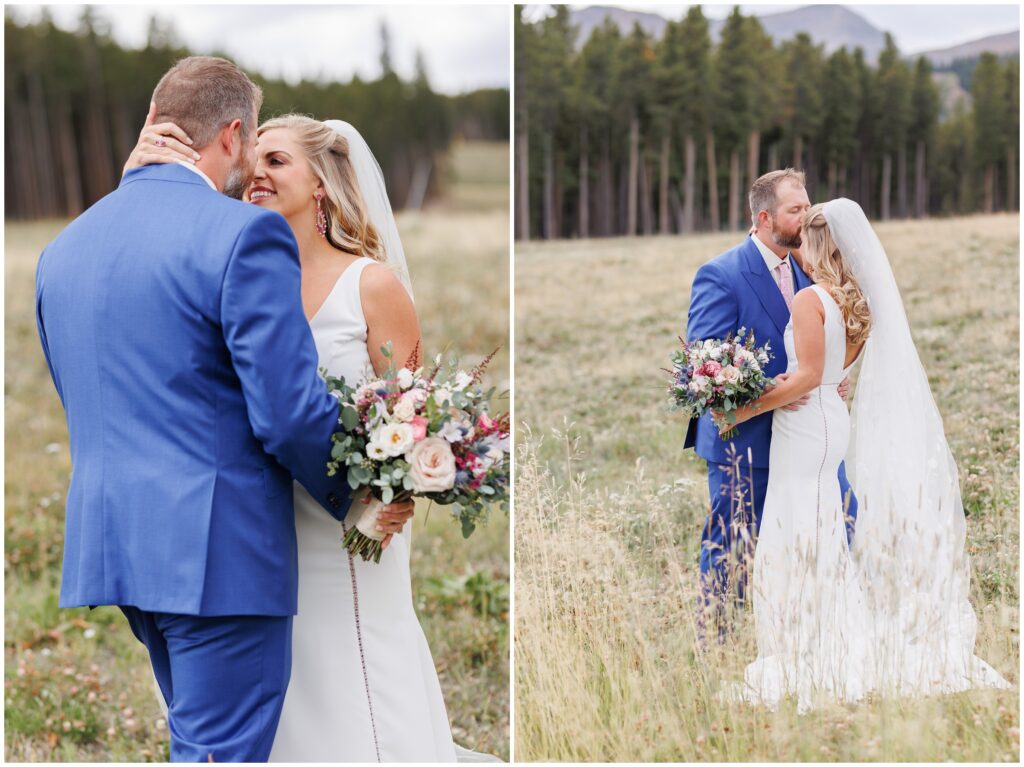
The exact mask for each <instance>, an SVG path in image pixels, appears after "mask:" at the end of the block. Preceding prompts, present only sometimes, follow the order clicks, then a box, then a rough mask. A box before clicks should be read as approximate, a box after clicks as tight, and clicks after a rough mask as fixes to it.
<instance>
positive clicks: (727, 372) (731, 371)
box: [721, 365, 740, 384]
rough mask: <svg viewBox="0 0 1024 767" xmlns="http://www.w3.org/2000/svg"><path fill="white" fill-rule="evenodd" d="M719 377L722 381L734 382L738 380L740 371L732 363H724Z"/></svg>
mask: <svg viewBox="0 0 1024 767" xmlns="http://www.w3.org/2000/svg"><path fill="white" fill-rule="evenodd" d="M721 378H722V381H723V382H724V383H727V384H731V383H736V382H737V381H738V380H740V371H739V370H738V369H737V368H735V367H733V366H732V365H726V366H725V367H724V368H722V372H721Z"/></svg>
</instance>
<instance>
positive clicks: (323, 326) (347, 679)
mask: <svg viewBox="0 0 1024 767" xmlns="http://www.w3.org/2000/svg"><path fill="white" fill-rule="evenodd" d="M373 263H375V262H374V261H373V260H371V259H369V258H360V259H358V260H356V261H354V262H353V263H352V264H351V265H349V266H348V267H347V268H346V269H345V271H344V272H343V273H342V274H341V276H340V277H339V278H338V281H337V283H336V284H335V285H334V288H333V289H332V290H331V292H330V294H329V295H328V296H327V298H326V300H325V301H324V303H323V305H322V306H321V307H320V309H319V310H318V311H317V313H316V314H315V315H314V316H313V319H312V320H311V321H310V329H311V330H312V332H313V339H314V341H315V343H316V348H317V353H318V356H319V366H320V367H321V368H326V369H327V371H328V372H329V373H330V374H331V375H333V376H339V377H344V378H345V380H346V381H348V382H352V383H356V382H358V381H360V380H362V379H364V378H365V377H366V375H367V373H369V372H372V366H371V363H370V357H369V354H368V352H367V348H366V335H367V328H366V320H365V319H364V317H363V312H362V307H361V302H360V297H359V282H360V276H361V275H362V273H363V270H364V269H365V268H366V267H367V266H369V265H371V264H373ZM295 525H296V531H297V534H298V551H299V608H298V615H297V616H296V617H295V623H294V628H293V633H292V673H291V681H290V682H289V685H288V692H287V695H286V697H285V702H284V709H283V711H282V714H281V722H280V725H279V726H278V728H277V736H276V738H275V740H274V747H273V750H272V751H271V754H270V761H272V762H400V761H416V762H439V761H444V762H454V761H456V753H455V746H454V744H453V742H452V735H451V728H450V727H449V723H448V715H447V713H446V711H445V705H444V698H443V697H442V695H441V686H440V684H439V682H438V678H437V672H436V671H435V668H434V663H433V660H432V658H431V656H430V648H429V647H428V646H427V641H426V638H425V637H424V635H423V630H422V629H421V628H420V624H419V620H418V619H417V617H416V613H415V611H414V609H413V597H412V586H411V581H410V574H409V551H410V542H411V530H412V525H411V524H407V525H406V526H405V529H404V531H403V532H402V533H401V534H400V535H395V536H394V538H393V539H392V541H391V544H390V546H389V547H388V548H387V550H386V551H385V552H384V555H383V556H382V557H381V560H380V562H379V563H376V564H375V563H374V562H372V561H370V562H364V561H363V560H362V558H360V557H358V556H357V557H351V556H349V554H348V552H347V551H345V549H344V548H343V547H342V545H341V538H342V536H343V535H344V526H343V523H339V522H338V521H337V520H335V519H334V518H333V517H331V516H330V515H329V514H328V513H327V512H326V511H325V510H324V509H323V508H321V506H320V504H318V503H317V502H316V501H314V500H313V499H312V498H311V497H310V495H309V494H308V493H307V492H306V491H305V489H304V488H302V486H301V485H298V484H296V485H295Z"/></svg>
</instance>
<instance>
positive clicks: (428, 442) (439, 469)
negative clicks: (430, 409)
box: [408, 437, 455, 493]
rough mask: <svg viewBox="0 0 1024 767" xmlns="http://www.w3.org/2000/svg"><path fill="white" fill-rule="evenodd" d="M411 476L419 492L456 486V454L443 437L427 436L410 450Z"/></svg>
mask: <svg viewBox="0 0 1024 767" xmlns="http://www.w3.org/2000/svg"><path fill="white" fill-rule="evenodd" d="M408 458H409V476H410V477H412V488H413V490H415V491H416V492H417V493H436V492H442V491H444V490H451V489H452V488H453V487H455V455H454V454H453V453H452V448H451V446H450V445H449V444H448V443H447V442H446V441H445V440H443V439H439V438H437V437H427V438H426V439H423V440H421V441H419V442H417V443H416V444H415V445H413V448H412V450H411V451H410V452H409V456H408Z"/></svg>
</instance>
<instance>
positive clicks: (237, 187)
mask: <svg viewBox="0 0 1024 767" xmlns="http://www.w3.org/2000/svg"><path fill="white" fill-rule="evenodd" d="M247 171H248V169H247V168H240V167H239V166H234V167H233V168H231V170H230V171H228V173H227V180H226V181H224V194H225V195H227V197H229V198H232V199H234V200H241V199H242V196H243V195H245V194H246V189H248V188H249V183H250V182H251V181H252V177H253V174H252V172H251V171H250V172H247Z"/></svg>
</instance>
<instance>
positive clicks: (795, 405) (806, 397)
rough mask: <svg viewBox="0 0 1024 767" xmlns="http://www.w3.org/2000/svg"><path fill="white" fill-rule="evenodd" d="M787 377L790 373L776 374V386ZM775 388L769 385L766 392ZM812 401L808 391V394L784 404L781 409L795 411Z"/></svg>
mask: <svg viewBox="0 0 1024 767" xmlns="http://www.w3.org/2000/svg"><path fill="white" fill-rule="evenodd" d="M787 378H789V373H779V374H778V375H777V376H775V381H776V386H777V385H778V384H780V383H782V382H783V381H785V380H786V379H787ZM774 388H775V386H769V387H767V388H766V389H765V390H764V391H765V394H767V393H768V392H770V391H771V390H772V389H774ZM810 401H811V395H810V394H809V393H808V394H805V395H804V396H802V397H801V398H800V399H798V400H795V401H793V402H790V403H789V404H788V405H783V406H782V407H781V408H779V409H780V410H788V411H789V412H791V413H793V412H796V411H797V410H799V409H800V408H802V407H803V406H804V405H806V404H807V403H808V402H810Z"/></svg>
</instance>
